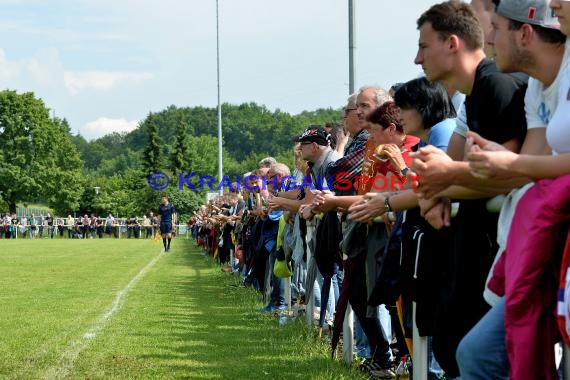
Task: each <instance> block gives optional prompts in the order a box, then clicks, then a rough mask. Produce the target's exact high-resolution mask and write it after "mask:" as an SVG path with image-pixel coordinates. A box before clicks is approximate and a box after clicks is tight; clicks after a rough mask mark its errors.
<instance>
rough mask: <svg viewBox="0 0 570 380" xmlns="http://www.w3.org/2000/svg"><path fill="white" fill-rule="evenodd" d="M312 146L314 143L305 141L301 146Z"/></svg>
mask: <svg viewBox="0 0 570 380" xmlns="http://www.w3.org/2000/svg"><path fill="white" fill-rule="evenodd" d="M311 144H312V142H310V141H304V142H302V143H301V145H311Z"/></svg>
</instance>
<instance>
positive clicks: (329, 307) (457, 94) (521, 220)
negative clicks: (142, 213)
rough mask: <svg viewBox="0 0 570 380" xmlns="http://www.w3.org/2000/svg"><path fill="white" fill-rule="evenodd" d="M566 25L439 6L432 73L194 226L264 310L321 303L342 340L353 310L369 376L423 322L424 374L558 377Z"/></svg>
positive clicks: (372, 103)
mask: <svg viewBox="0 0 570 380" xmlns="http://www.w3.org/2000/svg"><path fill="white" fill-rule="evenodd" d="M556 16H559V17H558V18H557V17H556ZM569 20H570V2H568V1H560V0H500V1H498V0H493V1H490V0H489V1H487V0H473V1H472V4H471V6H470V5H467V4H465V3H462V2H459V1H455V0H450V1H446V2H443V3H440V4H436V5H433V6H431V7H430V8H429V9H428V10H427V11H425V12H424V13H423V14H422V15H421V16H420V17H419V19H418V21H417V28H418V30H419V47H418V53H417V56H416V58H415V63H416V64H418V65H421V66H422V68H423V70H424V73H425V77H421V78H415V79H410V80H409V81H408V82H405V83H398V84H395V85H393V86H392V88H390V89H389V90H386V89H383V88H381V87H377V86H364V87H362V88H360V89H359V91H357V92H356V93H354V94H352V95H350V96H349V98H348V99H347V102H346V104H345V106H344V120H343V123H342V125H341V126H342V128H339V125H338V124H335V123H331V124H330V125H327V126H317V125H312V126H308V127H307V129H306V130H305V131H304V132H303V133H302V134H301V135H299V136H296V137H294V139H293V144H292V149H293V154H292V155H294V165H292V166H291V168H290V167H288V166H287V165H286V164H285V163H279V162H275V160H272V159H270V158H268V159H266V160H263V161H262V162H261V163H260V166H259V167H258V168H252V172H250V173H246V174H245V175H244V176H243V178H244V179H245V180H246V181H248V182H247V184H248V186H247V187H245V186H243V185H245V184H241V185H242V186H241V187H240V186H238V185H239V184H233V186H232V189H231V190H230V191H229V192H228V193H226V194H224V195H223V196H220V197H218V198H217V199H214V200H211V201H209V202H208V203H207V204H205V205H203V206H202V207H201V208H200V210H198V211H197V212H196V213H195V214H194V215H193V216H192V218H191V219H190V221H189V225H190V227H191V230H192V236H193V237H194V238H195V239H196V241H197V243H198V245H200V246H201V247H203V249H204V250H205V251H206V252H208V253H209V254H210V255H212V256H214V257H216V258H217V259H218V260H219V262H220V264H222V265H223V266H222V268H223V269H224V270H226V271H231V272H236V273H239V274H241V276H242V279H243V285H244V286H246V285H250V286H253V287H255V288H256V289H258V290H259V291H260V292H261V294H262V295H263V299H264V301H265V303H266V306H265V307H264V308H262V309H260V310H258V311H259V312H262V313H267V312H268V313H282V312H285V310H286V309H287V308H288V307H290V306H291V305H292V304H298V303H301V304H307V305H309V304H311V303H312V302H314V303H315V304H316V305H317V306H320V310H319V309H317V316H316V317H317V318H316V319H317V325H318V326H319V327H323V326H325V325H327V324H332V325H333V336H332V339H331V341H332V344H333V345H334V344H335V343H334V342H335V332H336V331H337V329H338V328H339V326H340V324H342V321H343V318H344V313H345V310H346V305H347V303H348V304H350V306H351V307H352V310H353V311H354V313H355V316H356V318H355V326H354V328H355V339H356V345H355V346H356V347H355V352H356V353H357V354H358V356H360V357H361V358H362V359H363V360H362V362H361V364H360V369H361V370H363V371H364V372H366V373H368V374H369V375H370V376H371V377H372V378H380V379H391V378H395V376H396V374H395V373H394V371H395V370H396V368H395V365H394V363H395V360H394V359H395V357H405V356H406V355H408V354H410V353H411V351H412V350H411V346H410V338H411V337H412V328H413V326H415V329H416V330H417V332H418V334H419V336H420V337H422V339H426V341H427V347H428V350H427V356H428V368H427V369H426V372H427V374H428V378H429V379H436V378H442V376H445V377H446V378H447V379H463V380H466V379H508V378H510V379H523V380H526V379H529V380H531V379H533V380H534V379H552V380H554V379H558V378H559V374H558V372H557V371H558V370H557V361H556V358H555V349H554V347H555V344H557V343H560V342H561V339H560V337H561V336H562V337H565V338H566V339H567V340H566V343H568V341H570V338H568V335H569V334H568V331H567V330H566V329H567V327H566V326H568V325H570V316H569V315H568V312H567V311H564V310H568V308H567V305H568V301H567V300H565V299H564V294H565V293H564V291H562V292H559V289H558V287H559V279H560V271H561V269H562V270H564V269H565V268H564V267H562V268H561V258H562V257H563V252H562V247H563V244H561V243H564V241H565V239H566V237H567V234H568V221H569V220H570V218H569V215H570V197H569V195H570V189H569V186H570V175H568V173H569V171H570V165H569V162H570V159H568V152H570V129H569V128H568V124H569V120H570V68H569V66H568V61H569V57H570V46H569V44H568V42H566V35H567V34H568V33H569V32H570V25H569V24H568V22H569ZM487 55H488V56H487ZM299 184H301V185H299ZM386 184H389V186H386ZM529 212H530V214H529ZM568 254H570V253H568ZM234 257H235V259H234V260H233V261H232V258H234ZM567 261H568V258H566V259H565V261H564V262H567ZM562 277H563V278H562V282H563V281H564V280H565V278H566V276H562ZM286 278H290V288H291V289H290V290H291V292H290V294H291V298H290V299H288V298H286V297H285V294H288V293H287V292H285V289H284V287H285V286H287V284H288V283H287V282H285V281H284V279H286ZM566 281H568V280H566ZM562 290H565V289H562ZM558 295H560V296H559V297H558V298H557V296H558ZM331 301H332V302H331ZM557 301H558V302H559V303H560V304H561V305H563V306H562V307H560V305H559V307H558V309H557ZM412 310H413V312H412ZM557 310H558V311H559V312H560V315H559V319H560V318H566V319H565V322H563V323H562V324H559V323H558V321H557V317H556V311H557ZM564 323H565V324H564ZM559 325H560V326H563V327H562V328H561V329H559V328H558V326H559ZM396 361H397V360H396ZM403 361H406V362H407V360H406V359H404V360H403ZM420 362H421V361H420Z"/></svg>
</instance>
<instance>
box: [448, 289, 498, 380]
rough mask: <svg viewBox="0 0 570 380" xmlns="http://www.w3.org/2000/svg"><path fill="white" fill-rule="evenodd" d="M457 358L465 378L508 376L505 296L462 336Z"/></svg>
mask: <svg viewBox="0 0 570 380" xmlns="http://www.w3.org/2000/svg"><path fill="white" fill-rule="evenodd" d="M456 358H457V364H458V365H459V371H460V373H461V378H462V379H463V380H472V379H481V380H483V379H485V380H488V379H505V380H507V379H508V378H509V360H508V357H507V348H506V344H505V300H504V298H501V299H500V300H499V301H498V302H497V303H496V304H495V306H493V307H492V308H491V310H489V311H488V312H487V314H485V315H484V316H483V318H481V320H480V321H479V322H478V323H477V324H476V325H475V326H474V327H473V328H472V329H471V331H469V332H468V333H467V335H465V337H463V339H462V340H461V342H460V343H459V347H457V353H456Z"/></svg>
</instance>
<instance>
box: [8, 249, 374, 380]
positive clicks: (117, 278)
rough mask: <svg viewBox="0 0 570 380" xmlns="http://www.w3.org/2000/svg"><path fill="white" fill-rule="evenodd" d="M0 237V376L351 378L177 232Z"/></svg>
mask: <svg viewBox="0 0 570 380" xmlns="http://www.w3.org/2000/svg"><path fill="white" fill-rule="evenodd" d="M160 251H161V245H160V244H159V243H154V242H152V241H150V240H128V239H122V240H115V239H103V240H57V239H56V240H49V239H41V240H40V239H37V240H21V239H19V240H0V334H1V337H0V378H3V379H4V378H8V379H40V378H41V379H61V378H69V379H108V378H115V379H127V378H145V379H170V378H186V379H230V378H231V379H261V378H266V379H271V380H273V379H354V378H364V377H362V376H361V375H360V374H358V373H357V372H356V370H354V369H349V368H347V367H345V366H344V365H342V364H341V363H340V362H339V361H333V360H331V359H330V351H329V349H328V345H327V344H326V343H325V342H324V341H321V340H318V339H316V338H315V334H314V331H313V330H312V329H310V328H308V327H307V326H306V324H305V323H304V318H303V319H302V320H301V319H299V320H297V321H292V322H290V323H287V324H286V325H285V326H283V327H280V326H279V325H278V322H277V319H276V318H275V317H274V316H269V315H265V314H259V313H256V312H255V309H257V308H259V307H262V306H263V305H262V304H261V302H260V298H259V295H258V293H257V292H255V291H254V290H252V289H248V288H236V287H231V286H230V285H232V284H237V283H238V281H239V278H238V276H232V275H228V274H226V273H223V272H221V271H220V270H219V267H218V266H217V265H216V264H214V263H212V262H211V260H210V258H208V257H204V256H203V255H202V254H201V253H200V251H199V250H198V249H197V248H195V247H194V245H193V243H191V242H190V241H188V240H184V239H179V240H174V241H173V244H172V251H171V252H170V253H169V254H167V255H164V254H161V253H160Z"/></svg>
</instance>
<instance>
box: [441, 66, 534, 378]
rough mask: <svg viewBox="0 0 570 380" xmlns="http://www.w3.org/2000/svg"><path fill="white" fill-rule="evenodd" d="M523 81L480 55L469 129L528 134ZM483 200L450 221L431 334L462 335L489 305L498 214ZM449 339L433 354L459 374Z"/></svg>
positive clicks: (468, 106) (493, 135)
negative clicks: (488, 287)
mask: <svg viewBox="0 0 570 380" xmlns="http://www.w3.org/2000/svg"><path fill="white" fill-rule="evenodd" d="M526 83H527V77H526V76H525V75H524V74H504V73H501V72H499V71H498V69H497V67H496V65H495V63H494V62H493V61H492V60H489V59H484V60H482V61H481V62H480V63H479V65H478V67H477V71H476V75H475V82H474V85H473V89H472V91H471V94H470V95H468V96H467V97H466V98H465V110H466V113H467V125H468V126H469V129H470V130H471V131H474V132H476V133H478V134H480V135H481V136H482V137H484V138H486V139H489V140H492V141H495V142H497V143H500V144H503V143H505V142H507V141H509V140H512V139H515V138H516V139H519V140H520V141H521V143H522V141H523V139H524V136H525V135H526V118H525V111H524V95H525V92H526V87H527V84H526ZM487 201H488V199H476V200H462V201H461V202H460V206H459V211H458V213H457V216H456V217H455V218H454V219H453V221H452V223H451V229H450V231H449V232H450V236H451V239H450V240H449V241H447V242H445V243H444V242H442V243H441V244H448V250H447V256H446V257H445V258H444V261H443V262H445V263H446V265H443V267H442V268H441V271H440V280H441V284H442V292H441V293H440V295H439V297H440V300H441V301H443V302H441V303H438V304H437V306H436V319H437V322H436V333H435V334H434V335H436V336H438V338H437V339H438V342H439V341H446V342H448V341H449V342H451V341H452V338H451V336H453V337H461V336H463V335H464V334H465V333H467V331H469V330H470V329H471V328H472V327H473V326H474V325H475V323H477V321H478V320H479V319H480V318H481V317H482V316H483V315H484V313H485V312H486V311H487V310H488V307H489V306H488V305H487V304H486V302H485V301H484V299H483V296H482V293H483V290H484V288H485V279H486V277H487V273H488V271H489V269H490V267H491V264H492V262H493V258H494V256H495V254H496V252H497V243H496V238H497V222H498V214H497V213H491V212H488V211H487V208H486V203H487ZM434 339H435V338H434ZM453 342H454V343H453V344H451V343H450V344H449V345H447V349H449V352H445V351H446V350H443V349H440V348H438V349H437V351H438V352H437V353H436V356H438V362H440V364H441V365H442V367H445V368H446V372H449V373H450V374H453V373H455V372H457V374H458V369H457V367H456V366H457V364H456V362H455V349H456V348H457V347H456V344H457V343H458V341H457V342H455V341H453ZM434 347H436V344H435V340H434ZM438 347H439V346H438ZM434 351H436V349H435V348H434ZM440 359H441V361H440ZM447 359H449V360H447Z"/></svg>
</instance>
